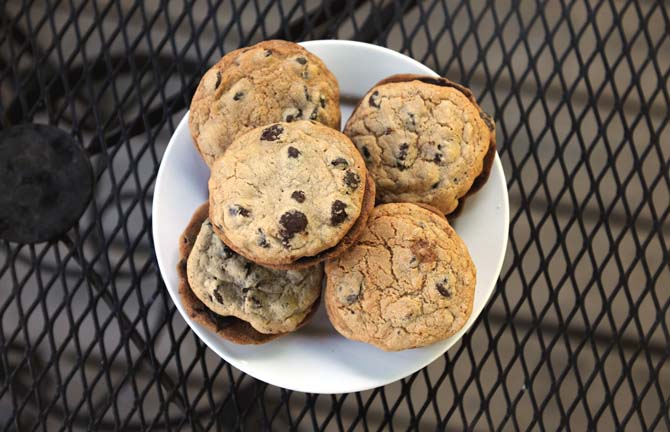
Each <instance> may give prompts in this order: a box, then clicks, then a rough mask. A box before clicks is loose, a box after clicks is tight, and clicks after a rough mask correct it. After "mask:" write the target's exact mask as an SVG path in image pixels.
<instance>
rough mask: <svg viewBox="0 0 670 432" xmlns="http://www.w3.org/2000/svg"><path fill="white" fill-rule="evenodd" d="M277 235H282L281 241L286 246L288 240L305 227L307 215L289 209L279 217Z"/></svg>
mask: <svg viewBox="0 0 670 432" xmlns="http://www.w3.org/2000/svg"><path fill="white" fill-rule="evenodd" d="M279 225H281V226H282V228H281V229H280V230H279V235H280V236H281V237H282V243H283V244H284V246H286V247H288V242H289V240H291V239H292V238H293V237H294V236H295V235H296V234H297V233H299V232H302V231H304V230H305V228H306V227H307V216H305V214H304V213H302V212H299V211H298V210H289V211H287V212H286V213H284V214H283V215H281V217H280V218H279Z"/></svg>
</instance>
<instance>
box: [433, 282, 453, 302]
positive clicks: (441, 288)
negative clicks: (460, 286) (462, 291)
mask: <svg viewBox="0 0 670 432" xmlns="http://www.w3.org/2000/svg"><path fill="white" fill-rule="evenodd" d="M448 284H449V280H448V279H447V278H444V279H442V280H441V281H440V282H438V283H436V284H435V288H437V291H438V292H439V293H440V294H442V295H443V296H444V297H446V298H451V291H449V288H448V287H447V285H448Z"/></svg>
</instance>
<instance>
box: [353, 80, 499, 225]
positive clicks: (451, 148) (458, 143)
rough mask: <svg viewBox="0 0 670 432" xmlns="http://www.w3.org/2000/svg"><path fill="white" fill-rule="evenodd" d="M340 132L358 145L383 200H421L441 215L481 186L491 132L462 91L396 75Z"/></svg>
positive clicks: (447, 84) (486, 169)
mask: <svg viewBox="0 0 670 432" xmlns="http://www.w3.org/2000/svg"><path fill="white" fill-rule="evenodd" d="M344 133H345V134H346V135H347V136H349V137H350V138H351V140H352V141H353V142H354V144H356V146H357V147H358V149H359V151H360V152H361V154H362V155H363V156H364V158H365V163H366V164H367V167H368V169H369V171H370V174H371V175H372V177H373V178H374V179H375V182H376V185H377V198H378V199H379V201H381V202H387V203H388V202H420V203H425V204H429V205H432V206H434V207H436V208H438V209H439V210H440V211H442V212H443V213H445V214H449V213H451V212H453V211H454V210H456V209H457V208H458V206H459V199H462V198H463V197H465V196H466V195H468V194H469V193H472V192H474V191H475V190H476V189H478V188H479V187H481V186H482V185H483V183H484V182H485V181H486V178H487V177H488V173H489V171H490V168H491V164H492V163H493V157H494V155H495V128H494V123H493V121H492V119H491V117H490V116H488V115H487V114H486V113H484V112H483V111H482V110H481V109H480V108H479V106H478V105H477V103H476V101H475V99H474V97H472V94H471V93H470V91H469V90H468V89H466V88H465V87H462V86H460V85H458V84H455V83H452V82H450V81H448V80H446V79H444V78H432V77H422V76H418V75H396V76H392V77H389V78H387V79H386V80H383V81H381V82H380V83H378V84H377V85H375V87H373V88H372V89H371V90H370V91H369V92H368V93H367V94H366V95H365V96H364V97H363V99H362V100H361V101H360V103H359V105H358V106H357V107H356V109H355V111H354V113H353V114H352V116H351V118H350V119H349V121H348V122H347V125H346V127H345V129H344Z"/></svg>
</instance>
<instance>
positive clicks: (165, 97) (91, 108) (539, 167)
mask: <svg viewBox="0 0 670 432" xmlns="http://www.w3.org/2000/svg"><path fill="white" fill-rule="evenodd" d="M191 3H192V2H190V1H183V2H176V1H175V2H161V1H158V0H156V1H147V2H144V1H136V2H132V1H120V2H117V1H108V0H67V1H65V0H44V1H23V2H19V1H10V2H7V1H4V2H0V113H1V116H0V117H1V119H2V120H1V121H2V128H3V129H5V128H8V127H10V126H13V125H17V124H21V123H47V124H51V125H54V126H58V127H59V128H61V129H63V130H65V131H68V132H70V133H71V134H72V136H73V137H74V138H75V139H76V140H77V142H79V143H80V144H81V145H82V146H83V147H84V148H85V150H86V153H87V156H88V157H89V160H90V161H91V164H92V166H93V171H94V175H95V180H96V187H95V193H94V196H93V198H92V200H91V202H90V203H89V205H88V207H87V208H86V210H85V213H84V214H83V216H82V217H81V219H80V220H79V221H78V223H76V224H75V226H74V227H72V229H71V230H70V231H69V232H68V233H67V234H65V235H64V236H61V237H60V238H58V239H55V240H52V241H50V242H47V243H39V244H36V245H21V244H17V243H10V242H6V241H3V242H0V425H2V427H3V428H4V430H20V431H23V430H59V429H61V428H62V429H76V430H82V429H93V430H116V429H123V430H127V431H129V430H143V429H149V428H154V429H165V430H173V429H174V430H178V429H185V430H209V429H215V430H231V429H249V430H257V429H275V430H286V429H289V428H294V429H298V430H312V429H319V430H343V429H346V430H368V429H373V430H381V429H384V430H386V429H389V430H406V429H411V430H432V429H441V430H444V429H447V430H464V429H471V430H494V429H495V430H500V429H501V430H517V429H523V430H538V429H574V430H586V429H594V428H598V429H603V430H613V429H619V428H627V429H630V430H645V429H646V430H670V414H669V398H670V364H669V361H668V358H669V357H670V333H669V324H670V319H669V318H668V317H669V308H670V266H669V258H668V257H669V253H668V248H669V243H670V224H669V223H668V217H669V216H668V215H669V213H670V209H669V208H670V174H669V171H670V127H669V126H668V123H669V121H670V113H669V110H668V106H670V90H669V81H668V76H669V75H670V35H669V30H670V18H669V14H670V7H668V4H667V3H664V2H656V1H651V0H641V1H638V2H627V1H626V2H624V1H618V0H604V1H602V0H601V1H587V2H582V1H577V2H568V1H565V0H554V1H550V2H539V1H538V2H532V1H529V2H519V1H505V0H503V1H495V2H494V1H490V2H484V1H481V0H476V1H473V2H462V1H455V0H445V1H432V0H426V1H408V2H401V1H396V0H376V1H374V2H363V1H358V0H333V1H327V2H318V1H308V2H306V3H297V2H294V1H293V0H282V1H257V0H229V1H220V0H201V1H199V2H195V3H193V4H191ZM268 38H284V39H288V40H296V41H300V40H309V39H321V38H343V39H354V40H360V41H367V42H373V43H376V44H379V45H383V46H388V47H390V48H392V49H395V50H397V51H400V52H402V53H405V54H407V55H409V56H412V57H414V58H415V59H417V60H419V61H421V62H423V63H425V64H426V65H428V66H429V67H431V68H433V69H434V70H436V71H438V72H440V73H441V74H443V75H445V76H447V77H449V78H450V79H452V80H455V81H459V82H462V83H464V84H466V85H468V86H470V87H471V88H472V89H473V90H474V92H475V94H476V95H477V97H478V99H479V100H480V102H481V104H482V105H483V107H484V108H485V110H486V111H488V112H490V113H493V114H494V116H495V119H496V124H497V130H498V143H499V153H500V156H501V159H502V161H503V165H504V168H505V171H506V173H507V177H508V189H509V193H510V199H511V215H510V216H511V226H510V243H509V247H508V251H507V256H506V260H505V263H504V267H503V271H502V274H501V276H500V280H499V282H498V286H497V289H496V291H495V293H494V295H493V297H492V299H491V301H490V303H489V304H488V306H487V307H486V309H485V310H484V313H483V314H482V315H481V317H480V318H479V320H478V321H477V323H476V324H475V326H474V327H473V329H472V330H471V331H470V332H469V333H468V334H467V335H466V336H465V337H464V338H463V340H462V341H461V342H460V343H459V344H458V345H457V346H455V347H454V348H453V349H451V350H450V351H449V352H448V353H447V354H445V355H444V356H443V357H442V358H440V359H439V360H438V361H436V362H435V363H433V364H431V365H430V366H428V367H427V368H425V369H423V370H421V371H420V372H417V373H416V374H414V375H412V376H410V377H408V378H406V379H404V380H401V381H400V382H397V383H394V384H392V385H389V386H386V387H384V388H378V389H375V390H372V391H367V392H362V393H355V394H344V395H334V396H317V395H310V394H301V393H296V392H291V391H286V390H283V389H280V388H276V387H272V386H268V385H266V384H264V383H262V382H259V381H256V380H255V379H253V378H252V377H249V376H246V375H244V374H242V373H240V372H239V371H237V370H235V369H234V368H231V367H230V366H229V365H228V364H226V363H225V362H223V361H221V360H220V359H219V358H218V357H217V356H216V355H215V354H213V353H212V352H210V351H209V350H208V349H206V348H205V346H204V345H203V344H202V343H201V342H200V341H199V340H198V339H197V337H196V336H195V335H194V334H193V333H192V332H191V331H190V330H189V328H188V327H187V326H186V325H185V323H184V321H183V320H182V319H181V317H180V316H179V314H178V313H176V309H175V307H174V305H173V304H172V302H171V301H170V299H169V297H168V294H167V292H166V290H165V287H164V286H163V282H162V280H161V278H160V275H159V274H158V269H157V265H156V261H155V258H154V255H153V248H152V238H151V234H150V233H151V229H150V228H151V201H152V189H153V185H154V182H155V178H156V172H157V169H158V165H159V163H160V160H161V155H162V153H163V151H164V149H165V146H166V143H167V141H168V139H169V137H170V135H171V133H172V131H173V130H174V128H175V125H176V122H177V121H178V120H179V119H180V118H181V117H182V116H183V114H184V112H185V109H186V108H187V106H188V104H189V102H190V97H191V95H192V94H193V91H194V89H195V86H196V84H197V82H198V80H199V77H200V76H201V74H202V73H203V71H205V70H206V69H207V67H208V65H211V64H213V63H214V62H215V61H216V60H217V59H218V58H219V57H220V56H221V55H223V54H224V53H225V52H228V51H230V50H232V49H234V48H237V47H240V46H245V45H249V44H252V43H255V42H257V41H260V40H262V39H268ZM323 373H324V375H325V374H328V371H327V370H324V371H323Z"/></svg>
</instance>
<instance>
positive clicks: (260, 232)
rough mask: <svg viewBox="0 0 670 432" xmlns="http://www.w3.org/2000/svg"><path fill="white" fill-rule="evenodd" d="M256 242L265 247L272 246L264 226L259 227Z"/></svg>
mask: <svg viewBox="0 0 670 432" xmlns="http://www.w3.org/2000/svg"><path fill="white" fill-rule="evenodd" d="M256 243H257V244H258V246H260V247H262V248H265V249H267V248H269V247H270V243H269V242H268V239H267V237H266V236H265V232H263V229H262V228H258V240H256Z"/></svg>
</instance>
